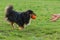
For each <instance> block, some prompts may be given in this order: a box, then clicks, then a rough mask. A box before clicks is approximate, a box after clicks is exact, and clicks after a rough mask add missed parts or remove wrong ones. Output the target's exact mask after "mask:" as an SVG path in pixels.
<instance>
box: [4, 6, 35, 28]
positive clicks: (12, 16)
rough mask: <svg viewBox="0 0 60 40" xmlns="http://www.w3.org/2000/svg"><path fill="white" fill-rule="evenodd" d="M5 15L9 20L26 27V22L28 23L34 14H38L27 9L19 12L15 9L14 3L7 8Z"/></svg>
mask: <svg viewBox="0 0 60 40" xmlns="http://www.w3.org/2000/svg"><path fill="white" fill-rule="evenodd" d="M5 12H6V15H5V17H6V18H7V20H8V21H9V22H13V23H16V24H17V25H18V26H19V27H20V26H21V27H24V24H28V23H29V20H30V19H31V16H32V14H33V15H36V14H35V13H34V12H33V11H32V10H27V11H25V12H17V11H15V10H14V9H13V6H12V5H9V6H8V7H7V8H6V9H5Z"/></svg>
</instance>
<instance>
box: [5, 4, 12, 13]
mask: <svg viewBox="0 0 60 40" xmlns="http://www.w3.org/2000/svg"><path fill="white" fill-rule="evenodd" d="M12 10H13V5H8V6H7V7H6V8H5V13H9V12H10V11H12Z"/></svg>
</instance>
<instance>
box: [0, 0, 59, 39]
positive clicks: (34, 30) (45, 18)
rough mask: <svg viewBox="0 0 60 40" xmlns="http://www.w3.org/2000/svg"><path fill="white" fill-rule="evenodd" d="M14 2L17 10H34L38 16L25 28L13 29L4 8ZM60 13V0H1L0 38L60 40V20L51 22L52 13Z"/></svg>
mask: <svg viewBox="0 0 60 40" xmlns="http://www.w3.org/2000/svg"><path fill="white" fill-rule="evenodd" d="M9 4H12V5H13V6H14V10H16V11H19V12H20V11H21V12H22V11H26V10H28V9H31V10H33V11H34V12H35V13H36V15H37V18H36V19H35V20H32V22H31V24H30V25H28V26H27V27H25V28H24V29H23V30H18V26H17V25H15V26H16V29H14V30H11V29H12V26H11V25H9V24H8V22H7V21H6V20H5V13H4V9H5V7H6V6H7V5H9ZM54 13H56V14H58V13H60V0H0V40H60V20H57V21H56V22H51V21H50V18H51V15H52V14H54Z"/></svg>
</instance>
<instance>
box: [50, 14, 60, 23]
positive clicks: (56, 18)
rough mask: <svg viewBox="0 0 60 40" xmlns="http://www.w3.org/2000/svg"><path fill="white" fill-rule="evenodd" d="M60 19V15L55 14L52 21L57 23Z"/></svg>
mask: <svg viewBox="0 0 60 40" xmlns="http://www.w3.org/2000/svg"><path fill="white" fill-rule="evenodd" d="M59 18H60V14H53V15H52V18H51V21H53V22H55V21H56V20H58V19H59Z"/></svg>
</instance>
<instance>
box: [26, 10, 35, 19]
mask: <svg viewBox="0 0 60 40" xmlns="http://www.w3.org/2000/svg"><path fill="white" fill-rule="evenodd" d="M27 13H28V14H29V15H30V17H31V18H32V19H36V14H35V13H34V12H33V11H32V10H28V11H27Z"/></svg>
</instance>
